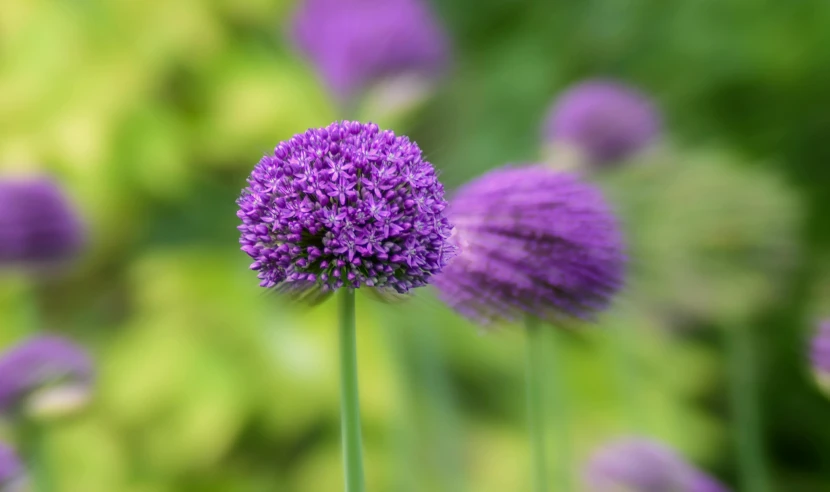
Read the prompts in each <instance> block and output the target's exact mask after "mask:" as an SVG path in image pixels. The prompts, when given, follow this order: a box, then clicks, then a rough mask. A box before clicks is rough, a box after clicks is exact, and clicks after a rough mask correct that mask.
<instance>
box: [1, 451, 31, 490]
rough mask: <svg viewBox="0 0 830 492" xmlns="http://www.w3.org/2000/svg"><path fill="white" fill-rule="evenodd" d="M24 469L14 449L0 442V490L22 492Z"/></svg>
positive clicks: (24, 480)
mask: <svg viewBox="0 0 830 492" xmlns="http://www.w3.org/2000/svg"><path fill="white" fill-rule="evenodd" d="M25 482H26V470H25V469H24V468H23V463H22V462H21V461H20V458H18V457H17V454H16V453H15V452H14V450H13V449H12V448H11V447H9V446H8V445H6V444H3V443H0V492H23V491H24V490H26V489H25Z"/></svg>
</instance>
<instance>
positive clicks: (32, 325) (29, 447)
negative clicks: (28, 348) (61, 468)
mask: <svg viewBox="0 0 830 492" xmlns="http://www.w3.org/2000/svg"><path fill="white" fill-rule="evenodd" d="M38 301H39V299H38V294H37V289H36V286H35V285H34V284H29V285H27V286H26V288H25V292H24V294H23V299H22V302H21V309H22V312H23V316H22V318H23V323H22V329H21V330H20V334H21V335H22V336H24V337H26V336H31V335H33V334H35V333H37V332H39V331H40V324H41V321H40V303H39V302H38ZM15 420H16V424H17V431H18V436H17V437H18V439H19V440H20V443H19V446H20V447H21V451H23V457H24V459H25V461H26V467H27V468H28V470H29V477H30V480H31V482H32V485H31V487H32V491H33V492H52V491H53V490H55V486H54V483H53V478H52V476H51V473H50V467H49V460H48V452H47V446H46V442H47V440H46V434H47V431H46V428H45V427H44V425H45V424H44V423H43V422H37V421H34V420H32V419H31V418H29V416H28V415H25V414H24V413H21V414H19V415H17V417H16V419H15Z"/></svg>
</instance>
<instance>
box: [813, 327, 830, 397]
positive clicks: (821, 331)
mask: <svg viewBox="0 0 830 492" xmlns="http://www.w3.org/2000/svg"><path fill="white" fill-rule="evenodd" d="M810 362H811V364H812V366H813V373H814V374H815V376H816V380H817V381H818V384H819V386H821V388H822V389H823V390H825V391H826V392H828V393H830V319H826V320H822V321H821V322H820V323H819V325H818V329H817V330H816V333H815V335H813V340H812V343H811V345H810Z"/></svg>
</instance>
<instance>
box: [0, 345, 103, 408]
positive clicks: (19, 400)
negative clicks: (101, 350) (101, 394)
mask: <svg viewBox="0 0 830 492" xmlns="http://www.w3.org/2000/svg"><path fill="white" fill-rule="evenodd" d="M93 377H94V374H93V365H92V361H91V360H90V358H89V355H88V354H87V352H86V351H85V350H84V349H82V348H81V347H79V346H77V345H75V344H74V343H72V342H70V341H68V340H65V339H63V338H60V337H57V336H38V337H33V338H30V339H29V340H26V341H24V342H22V343H21V344H19V345H17V346H14V347H12V348H10V349H8V350H7V351H6V352H4V353H3V354H2V355H0V415H14V414H16V413H18V412H26V413H35V414H38V415H41V414H49V415H52V414H63V413H68V412H70V411H72V410H75V409H76V408H78V407H80V406H82V405H83V404H85V403H86V402H87V400H88V399H89V397H90V395H91V391H92V384H93Z"/></svg>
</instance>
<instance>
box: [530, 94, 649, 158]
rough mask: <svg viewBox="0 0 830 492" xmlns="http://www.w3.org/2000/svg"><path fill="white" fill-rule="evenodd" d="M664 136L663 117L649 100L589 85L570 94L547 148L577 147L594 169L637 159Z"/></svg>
mask: <svg viewBox="0 0 830 492" xmlns="http://www.w3.org/2000/svg"><path fill="white" fill-rule="evenodd" d="M659 132H660V117H659V114H658V112H657V109H656V108H655V107H654V105H653V104H652V103H651V101H650V100H649V98H648V97H646V96H645V95H644V94H642V93H640V92H639V91H637V90H635V89H633V88H630V87H627V86H625V85H622V84H619V83H617V82H613V81H608V80H589V81H586V82H582V83H580V84H578V85H576V86H574V87H572V88H570V89H568V90H567V91H565V93H564V94H562V95H561V96H560V97H559V99H558V100H557V101H556V102H555V103H554V105H553V107H552V108H551V109H550V111H549V113H548V117H547V120H546V122H545V126H544V134H545V138H546V140H547V142H548V143H551V144H565V145H567V146H572V147H574V148H575V149H576V150H578V151H579V152H580V153H582V154H584V156H585V157H586V158H587V159H588V160H589V161H590V163H591V164H595V165H607V164H611V163H615V162H619V161H621V160H624V159H626V158H628V157H630V156H632V155H633V154H635V153H637V152H639V151H640V150H642V149H643V148H645V147H646V146H648V145H649V144H651V143H652V142H653V141H654V140H655V138H656V137H657V135H658V134H659Z"/></svg>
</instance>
